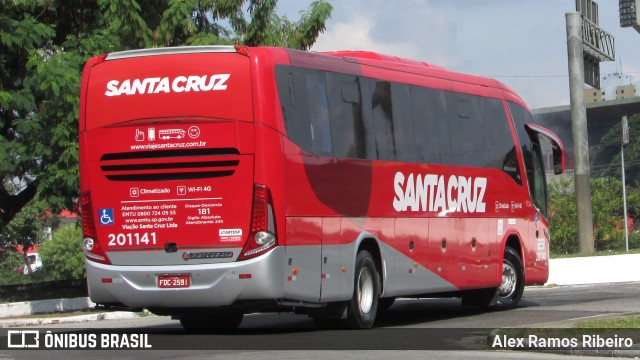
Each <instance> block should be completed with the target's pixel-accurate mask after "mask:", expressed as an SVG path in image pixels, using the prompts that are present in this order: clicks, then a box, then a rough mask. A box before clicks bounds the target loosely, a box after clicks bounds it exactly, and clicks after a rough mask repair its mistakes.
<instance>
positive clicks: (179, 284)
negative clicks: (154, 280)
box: [158, 275, 191, 289]
mask: <svg viewBox="0 0 640 360" xmlns="http://www.w3.org/2000/svg"><path fill="white" fill-rule="evenodd" d="M189 286H191V276H190V275H159V276H158V287H159V288H163V289H164V288H188V287H189Z"/></svg>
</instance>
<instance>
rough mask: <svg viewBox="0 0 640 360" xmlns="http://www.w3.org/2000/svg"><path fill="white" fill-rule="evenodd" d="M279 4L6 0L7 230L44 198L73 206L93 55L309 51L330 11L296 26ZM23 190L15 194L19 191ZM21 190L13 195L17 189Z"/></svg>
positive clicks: (2, 127)
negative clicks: (160, 50)
mask: <svg viewBox="0 0 640 360" xmlns="http://www.w3.org/2000/svg"><path fill="white" fill-rule="evenodd" d="M276 5H277V1H276V0H251V1H248V0H0V176H2V182H3V185H11V186H0V232H3V231H4V230H3V228H5V227H6V226H7V224H9V223H10V222H11V221H12V219H14V217H15V216H16V214H17V213H18V212H19V211H20V210H21V209H22V208H23V207H24V206H25V205H26V204H28V203H29V202H30V201H31V200H32V199H34V197H35V196H36V194H37V195H38V196H39V197H40V199H42V200H43V201H45V202H46V204H47V206H48V207H49V208H50V209H52V210H54V211H56V210H60V209H63V208H69V209H73V208H75V203H74V199H76V198H77V195H78V191H79V181H78V141H77V140H78V134H77V127H78V126H77V121H78V103H79V91H80V77H81V72H82V68H83V65H84V63H85V62H86V60H87V59H88V58H89V57H91V56H94V55H99V54H101V53H108V52H113V51H119V50H127V49H132V48H141V47H150V46H178V45H185V44H186V45H202V44H245V45H251V46H254V45H273V46H286V47H291V48H297V49H308V48H309V47H310V46H311V45H312V44H313V43H314V42H315V40H316V39H317V37H318V35H319V34H320V33H321V32H322V31H323V30H324V27H325V22H326V21H327V20H328V18H329V17H330V15H331V11H332V7H331V5H330V4H329V3H328V2H327V1H325V0H319V1H316V2H314V3H312V4H311V6H310V8H309V9H308V10H306V11H304V12H302V13H301V15H300V19H299V20H298V21H295V22H294V21H291V20H289V19H288V18H287V17H286V16H278V15H277V14H276V9H277V7H276ZM16 187H17V188H16ZM9 189H15V190H9Z"/></svg>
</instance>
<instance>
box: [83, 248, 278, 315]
mask: <svg viewBox="0 0 640 360" xmlns="http://www.w3.org/2000/svg"><path fill="white" fill-rule="evenodd" d="M284 265H285V249H284V247H276V248H275V249H273V250H272V251H271V252H269V253H267V254H264V255H262V256H259V257H257V258H255V259H250V260H246V261H240V262H232V263H220V264H199V265H167V266H121V265H117V266H116V265H105V264H100V263H96V262H93V261H89V260H87V261H86V266H87V283H88V288H89V297H90V298H91V300H92V301H93V302H95V303H97V304H107V303H121V304H123V305H125V306H128V307H132V308H143V307H144V308H151V307H162V308H190V307H217V306H227V305H233V304H234V303H236V302H237V301H241V300H272V299H279V298H282V297H283V294H284V283H285V281H284V280H285V278H284V276H285V269H284ZM162 274H190V275H191V286H190V287H188V288H178V289H162V288H158V284H157V276H158V275H162Z"/></svg>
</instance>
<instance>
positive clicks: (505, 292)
mask: <svg viewBox="0 0 640 360" xmlns="http://www.w3.org/2000/svg"><path fill="white" fill-rule="evenodd" d="M523 293H524V268H523V266H522V260H521V259H520V255H519V254H518V252H517V251H515V250H514V249H513V248H512V247H510V246H506V247H505V248H504V260H503V261H502V282H501V284H500V287H499V288H498V296H497V300H498V308H503V309H511V308H515V307H516V306H517V305H518V303H519V302H520V299H521V298H522V294H523Z"/></svg>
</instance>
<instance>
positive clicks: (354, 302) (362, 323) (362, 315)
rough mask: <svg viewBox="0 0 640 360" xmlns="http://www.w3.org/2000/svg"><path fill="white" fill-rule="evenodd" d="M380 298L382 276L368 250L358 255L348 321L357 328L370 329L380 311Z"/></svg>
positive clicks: (348, 309)
mask: <svg viewBox="0 0 640 360" xmlns="http://www.w3.org/2000/svg"><path fill="white" fill-rule="evenodd" d="M379 298H380V276H379V274H378V271H377V270H376V264H375V261H374V260H373V257H372V256H371V253H369V252H368V251H366V250H362V251H360V252H358V255H357V256H356V271H355V282H354V289H353V297H352V298H351V301H350V303H349V306H348V308H347V322H348V324H349V326H350V327H352V328H356V329H369V328H371V327H372V326H373V323H374V322H375V320H376V314H377V312H378V301H379Z"/></svg>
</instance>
